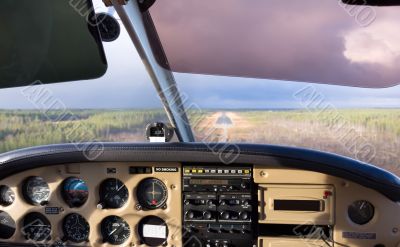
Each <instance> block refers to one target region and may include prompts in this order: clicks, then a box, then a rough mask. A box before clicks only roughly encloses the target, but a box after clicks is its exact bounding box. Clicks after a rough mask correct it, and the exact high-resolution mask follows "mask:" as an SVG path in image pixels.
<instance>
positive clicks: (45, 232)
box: [21, 212, 51, 241]
mask: <svg viewBox="0 0 400 247" xmlns="http://www.w3.org/2000/svg"><path fill="white" fill-rule="evenodd" d="M21 233H22V235H23V236H25V238H26V239H29V240H33V241H44V240H50V239H51V224H50V221H49V220H48V219H47V218H46V217H45V216H44V215H43V214H41V213H37V212H32V213H29V214H27V215H25V217H24V219H23V226H22V228H21Z"/></svg>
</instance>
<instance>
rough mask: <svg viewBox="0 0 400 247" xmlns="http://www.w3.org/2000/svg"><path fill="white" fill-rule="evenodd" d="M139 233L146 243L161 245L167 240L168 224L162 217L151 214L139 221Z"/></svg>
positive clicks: (148, 244)
mask: <svg viewBox="0 0 400 247" xmlns="http://www.w3.org/2000/svg"><path fill="white" fill-rule="evenodd" d="M138 234H139V237H140V240H141V242H142V243H144V244H145V245H147V246H161V245H164V244H165V243H166V242H167V238H168V225H167V223H166V222H165V221H164V220H163V219H161V218H160V217H157V216H152V215H150V216H147V217H144V218H143V219H141V220H140V221H139V224H138Z"/></svg>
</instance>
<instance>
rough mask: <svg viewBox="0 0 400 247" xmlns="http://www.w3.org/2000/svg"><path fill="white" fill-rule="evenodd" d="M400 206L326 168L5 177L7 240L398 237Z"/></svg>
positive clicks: (274, 242) (103, 242)
mask: <svg viewBox="0 0 400 247" xmlns="http://www.w3.org/2000/svg"><path fill="white" fill-rule="evenodd" d="M399 211H400V205H398V204H396V203H394V202H392V201H390V200H388V199H387V198H386V197H384V196H383V195H381V194H379V193H377V192H376V191H373V190H371V189H367V188H365V187H363V186H360V185H358V184H355V183H353V182H349V181H346V180H344V179H341V178H336V177H333V176H328V175H326V174H322V173H318V172H311V171H304V170H296V169H285V168H277V167H275V168H274V167H268V168H266V167H265V166H263V165H245V164H243V165H232V166H224V165H219V164H181V163H173V162H161V163H152V162H115V163H113V162H104V163H95V164H93V163H78V164H67V165H54V166H47V167H42V168H37V169H33V170H27V171H24V172H21V173H18V174H15V175H12V176H10V177H8V178H5V179H3V180H1V181H0V244H1V243H2V242H7V245H10V244H9V243H19V244H24V246H25V245H27V244H28V245H27V246H35V245H37V244H39V245H40V244H41V245H43V246H54V245H56V246H136V247H139V246H143V247H144V246H170V247H179V246H185V247H255V246H261V247H263V246H265V247H266V246H271V247H272V246H281V247H284V246H285V247H286V246H310V245H308V244H307V243H308V242H307V241H311V242H310V243H312V245H311V246H336V245H338V246H373V247H376V246H380V247H381V246H396V244H397V243H399V242H400V234H399V232H398V230H399V229H400V220H398V219H396V218H395V217H393V215H395V214H396V213H398V212H399ZM386 212H392V213H386ZM397 215H398V214H397ZM316 234H317V235H316ZM316 236H317V237H318V238H316ZM305 239H306V240H307V241H305ZM29 244H31V245H29Z"/></svg>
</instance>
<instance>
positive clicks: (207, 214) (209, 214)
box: [203, 211, 212, 220]
mask: <svg viewBox="0 0 400 247" xmlns="http://www.w3.org/2000/svg"><path fill="white" fill-rule="evenodd" d="M211 217H212V214H211V212H210V211H204V213H203V218H204V219H205V220H209V219H211Z"/></svg>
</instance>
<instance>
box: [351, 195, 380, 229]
mask: <svg viewBox="0 0 400 247" xmlns="http://www.w3.org/2000/svg"><path fill="white" fill-rule="evenodd" d="M347 213H348V215H349V218H350V220H351V221H352V222H354V223H356V224H358V225H365V224H367V223H368V222H370V221H371V220H372V218H373V217H374V215H375V208H374V205H372V203H370V202H369V201H365V200H359V201H355V202H353V203H352V204H351V205H350V206H349V207H348V210H347Z"/></svg>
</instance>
